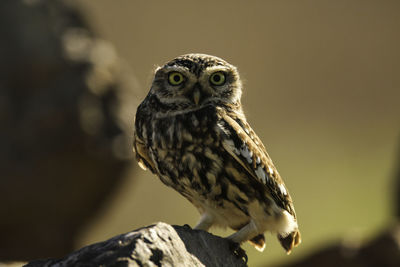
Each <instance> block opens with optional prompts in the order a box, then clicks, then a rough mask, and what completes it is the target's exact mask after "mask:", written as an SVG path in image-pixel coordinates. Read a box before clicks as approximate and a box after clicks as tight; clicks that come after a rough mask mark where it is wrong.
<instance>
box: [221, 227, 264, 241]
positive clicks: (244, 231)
mask: <svg viewBox="0 0 400 267" xmlns="http://www.w3.org/2000/svg"><path fill="white" fill-rule="evenodd" d="M259 234H260V232H259V230H258V229H257V226H256V224H255V223H254V222H253V221H250V222H249V223H248V224H246V225H245V226H243V227H242V228H241V229H240V230H239V231H237V232H236V233H234V234H232V235H230V236H228V237H227V238H228V239H229V240H231V241H233V242H236V243H239V244H241V243H243V242H245V241H248V240H250V239H252V238H253V237H255V236H257V235H259Z"/></svg>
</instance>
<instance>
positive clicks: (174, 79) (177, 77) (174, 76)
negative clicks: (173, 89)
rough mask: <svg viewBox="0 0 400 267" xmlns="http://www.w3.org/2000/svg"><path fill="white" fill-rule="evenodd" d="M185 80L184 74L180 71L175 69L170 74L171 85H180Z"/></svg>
mask: <svg viewBox="0 0 400 267" xmlns="http://www.w3.org/2000/svg"><path fill="white" fill-rule="evenodd" d="M183 80H184V79H183V75H182V74H180V73H179V72H176V71H174V72H171V73H170V74H168V81H169V84H170V85H174V86H176V85H180V84H181V83H183Z"/></svg>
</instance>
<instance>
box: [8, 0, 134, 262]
mask: <svg viewBox="0 0 400 267" xmlns="http://www.w3.org/2000/svg"><path fill="white" fill-rule="evenodd" d="M67 2H68V1H58V0H57V1H53V0H48V1H20V0H18V1H14V0H4V1H1V3H0V36H1V41H0V128H1V131H0V170H1V173H0V197H1V199H0V202H1V204H0V214H1V219H0V261H3V260H27V259H33V258H39V257H49V256H61V255H63V254H65V253H67V252H70V251H71V250H72V249H73V244H74V240H75V238H76V235H77V233H78V231H79V229H80V228H81V227H82V225H83V224H84V223H85V222H86V221H87V220H88V219H89V218H91V217H92V216H93V215H94V214H95V213H96V211H97V210H99V208H100V207H101V205H102V204H103V203H104V201H105V200H106V199H107V198H108V196H109V195H110V193H111V192H112V191H113V190H114V188H115V187H116V185H117V184H119V182H120V181H121V179H122V177H123V173H124V170H125V169H126V167H127V166H128V161H127V157H129V156H126V157H124V155H123V153H124V152H125V151H118V149H119V147H118V146H117V145H118V142H119V143H121V144H122V143H123V147H126V149H129V144H128V142H126V140H129V137H128V135H127V134H126V132H125V131H124V129H123V127H121V124H119V121H118V114H117V112H116V110H117V109H118V107H119V105H120V102H119V99H118V94H119V92H120V91H121V90H122V89H124V88H123V87H122V86H121V84H120V82H119V81H118V80H117V77H116V75H115V74H113V73H109V74H108V73H107V72H108V71H109V70H108V69H107V68H108V67H109V66H106V65H105V64H103V63H104V62H102V61H101V60H100V59H99V58H96V56H95V55H96V53H98V52H97V50H98V49H103V55H107V52H110V51H109V50H110V49H112V48H111V47H107V46H105V45H103V43H102V41H101V40H100V39H97V38H96V37H95V35H94V33H93V31H92V30H91V29H90V27H89V26H88V24H87V23H86V22H85V20H84V19H83V17H82V15H81V14H80V13H79V12H78V11H77V10H76V9H75V8H74V7H72V6H69V5H67V4H66V3H67ZM111 52H113V51H111ZM114 61H115V60H114ZM117 63H118V62H116V61H115V62H110V64H114V65H115V64H117ZM99 73H100V74H101V73H106V74H108V75H109V77H106V78H105V77H104V75H99ZM125 154H126V153H125Z"/></svg>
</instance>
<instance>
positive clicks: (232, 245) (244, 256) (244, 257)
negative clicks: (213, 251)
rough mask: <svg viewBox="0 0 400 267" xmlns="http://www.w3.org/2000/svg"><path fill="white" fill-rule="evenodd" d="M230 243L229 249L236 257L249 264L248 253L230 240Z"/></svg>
mask: <svg viewBox="0 0 400 267" xmlns="http://www.w3.org/2000/svg"><path fill="white" fill-rule="evenodd" d="M228 241H229V249H230V250H231V251H232V253H233V254H234V255H235V256H236V258H238V259H242V260H244V262H245V263H247V261H248V258H247V254H246V251H245V250H244V249H242V248H241V247H240V244H239V243H236V242H233V241H231V240H228Z"/></svg>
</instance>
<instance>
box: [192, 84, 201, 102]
mask: <svg viewBox="0 0 400 267" xmlns="http://www.w3.org/2000/svg"><path fill="white" fill-rule="evenodd" d="M192 97H193V102H194V103H195V104H196V106H197V105H198V104H199V102H200V97H201V95H200V89H199V88H196V89H194V91H193V94H192Z"/></svg>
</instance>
